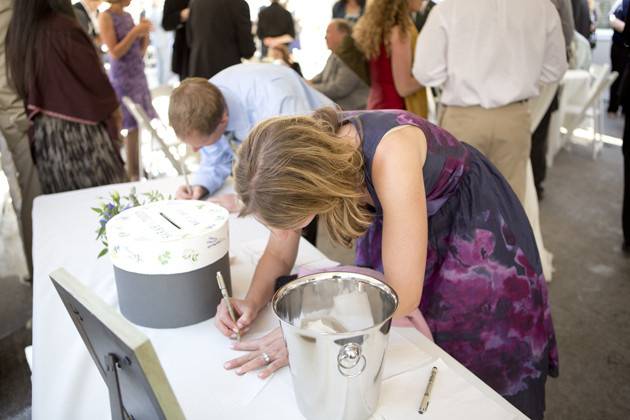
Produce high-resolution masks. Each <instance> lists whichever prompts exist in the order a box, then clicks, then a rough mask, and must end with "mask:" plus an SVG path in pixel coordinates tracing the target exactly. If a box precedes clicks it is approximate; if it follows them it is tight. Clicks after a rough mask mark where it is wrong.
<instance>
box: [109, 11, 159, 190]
mask: <svg viewBox="0 0 630 420" xmlns="http://www.w3.org/2000/svg"><path fill="white" fill-rule="evenodd" d="M108 3H111V6H110V8H109V9H107V11H106V12H105V13H101V14H100V15H99V25H100V31H101V39H102V41H103V42H104V43H105V45H107V48H108V49H109V56H110V57H111V70H110V73H109V77H110V80H111V82H112V86H113V87H114V90H115V91H116V95H118V99H119V100H121V101H122V98H123V97H125V96H127V97H129V98H130V99H131V100H132V101H133V102H135V103H136V104H138V105H140V106H141V107H142V108H143V109H144V111H145V112H146V113H147V115H148V116H149V118H155V117H157V113H156V112H155V109H153V105H151V93H150V92H149V85H148V83H147V78H146V76H145V74H144V58H143V57H144V54H145V52H146V51H147V47H148V46H149V32H150V31H151V30H152V25H151V22H150V21H149V20H147V19H142V20H141V21H140V23H138V24H137V25H134V23H133V18H132V17H131V15H130V14H129V13H127V12H125V10H124V8H125V7H127V6H129V4H130V3H131V0H109V1H108ZM122 110H123V127H122V128H124V129H126V130H127V138H126V150H127V172H128V174H129V178H130V179H131V180H132V181H134V180H138V178H139V176H140V174H139V167H138V148H139V144H138V123H137V121H136V119H135V118H134V117H133V115H131V113H130V112H129V110H128V109H127V107H125V106H124V105H122Z"/></svg>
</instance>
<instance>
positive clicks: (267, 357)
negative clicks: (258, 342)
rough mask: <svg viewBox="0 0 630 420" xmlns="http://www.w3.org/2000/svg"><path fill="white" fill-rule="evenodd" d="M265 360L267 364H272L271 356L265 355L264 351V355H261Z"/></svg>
mask: <svg viewBox="0 0 630 420" xmlns="http://www.w3.org/2000/svg"><path fill="white" fill-rule="evenodd" d="M260 356H261V357H262V358H263V360H264V361H265V364H266V365H268V364H269V363H271V356H269V355H268V354H267V353H265V352H264V351H263V352H262V354H261V355H260Z"/></svg>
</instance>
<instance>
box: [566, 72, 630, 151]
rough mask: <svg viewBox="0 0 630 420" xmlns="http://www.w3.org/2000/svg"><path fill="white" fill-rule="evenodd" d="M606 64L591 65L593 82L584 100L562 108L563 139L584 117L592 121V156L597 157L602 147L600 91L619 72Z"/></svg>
mask: <svg viewBox="0 0 630 420" xmlns="http://www.w3.org/2000/svg"><path fill="white" fill-rule="evenodd" d="M609 69H610V67H609V66H608V65H604V66H598V67H593V70H592V73H593V77H594V79H593V82H592V83H591V87H590V88H589V90H588V92H586V94H585V96H584V102H582V103H581V104H579V105H570V106H567V107H566V108H565V109H564V128H565V129H566V133H565V134H564V139H563V140H565V141H566V140H570V139H571V138H572V137H573V132H574V131H575V129H577V128H578V127H579V126H580V124H582V122H583V121H584V120H585V119H586V118H590V119H592V121H593V125H592V133H593V136H592V157H593V159H596V158H597V155H598V154H599V152H600V150H601V148H602V147H603V142H602V137H601V127H602V113H601V97H602V93H603V92H604V91H605V90H606V89H608V88H609V87H610V85H612V83H613V82H614V81H615V80H616V79H617V77H618V76H619V74H618V73H617V72H612V73H611V72H610V70H609Z"/></svg>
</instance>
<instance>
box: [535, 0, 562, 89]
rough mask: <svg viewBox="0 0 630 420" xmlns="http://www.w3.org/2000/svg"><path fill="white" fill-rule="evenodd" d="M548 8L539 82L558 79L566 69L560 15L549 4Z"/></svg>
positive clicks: (550, 81)
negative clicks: (543, 54)
mask: <svg viewBox="0 0 630 420" xmlns="http://www.w3.org/2000/svg"><path fill="white" fill-rule="evenodd" d="M550 9H551V10H550V11H549V14H550V16H549V19H547V20H548V22H547V38H546V45H545V56H544V60H543V66H542V71H541V73H540V83H543V84H544V83H555V82H557V81H559V80H560V79H562V76H564V73H566V71H567V69H568V63H567V59H566V57H567V55H566V49H565V45H564V35H563V34H562V24H561V23H560V16H559V15H558V11H557V10H556V9H555V8H554V7H553V6H551V7H550Z"/></svg>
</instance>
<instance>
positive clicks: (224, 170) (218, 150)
mask: <svg viewBox="0 0 630 420" xmlns="http://www.w3.org/2000/svg"><path fill="white" fill-rule="evenodd" d="M210 82H212V83H213V84H214V85H215V86H216V87H217V88H219V90H220V91H221V93H222V94H223V96H224V98H225V102H226V105H227V109H228V118H229V121H228V125H227V128H226V133H230V134H231V137H232V139H233V141H234V143H235V144H236V145H240V143H241V142H242V141H243V140H244V139H245V138H246V137H247V135H248V134H249V132H250V130H251V129H252V128H254V126H255V125H256V124H257V123H259V122H260V121H262V120H265V119H267V118H270V117H275V116H279V115H298V114H308V113H310V112H312V111H314V110H315V109H317V108H320V107H323V106H335V104H334V102H333V101H331V100H330V99H328V98H327V97H326V96H324V95H322V94H321V93H319V92H318V91H316V90H315V89H313V88H311V87H310V86H309V85H308V84H307V83H306V82H305V81H304V79H303V78H301V77H300V76H299V75H298V74H297V73H296V72H295V71H293V70H292V69H290V68H288V67H285V66H282V65H274V64H237V65H235V66H231V67H228V68H227V69H225V70H223V71H221V72H220V73H218V74H216V75H215V76H214V77H212V78H211V79H210ZM200 152H201V165H200V167H199V171H197V173H196V174H195V176H194V178H193V184H194V185H201V186H203V187H204V188H206V189H207V190H208V191H209V193H210V194H213V193H214V192H216V191H217V190H218V189H219V188H221V186H223V183H224V182H225V180H226V178H227V177H228V176H229V175H230V173H231V171H232V160H233V157H234V155H233V152H232V148H231V147H230V142H229V141H228V138H227V136H226V135H225V134H224V135H223V136H221V138H220V139H219V141H218V142H216V143H215V144H213V145H210V146H206V147H203V148H202V149H201V151H200Z"/></svg>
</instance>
